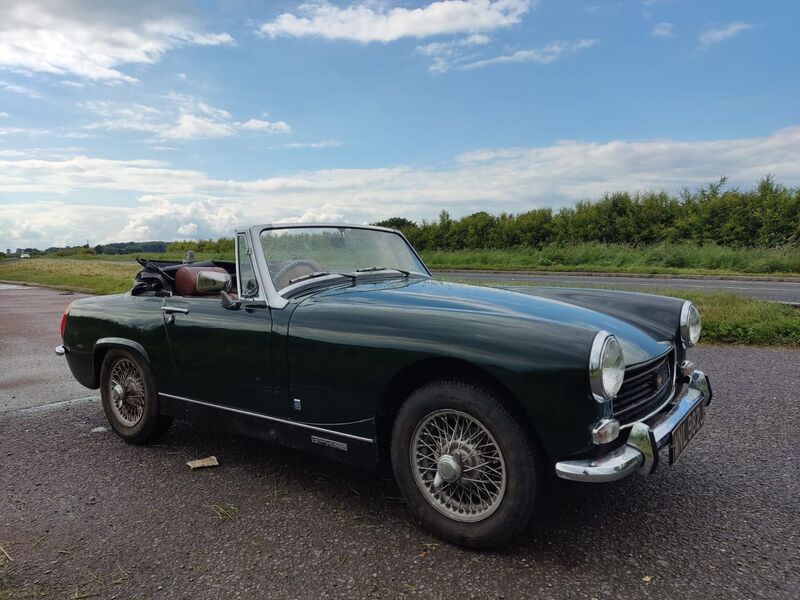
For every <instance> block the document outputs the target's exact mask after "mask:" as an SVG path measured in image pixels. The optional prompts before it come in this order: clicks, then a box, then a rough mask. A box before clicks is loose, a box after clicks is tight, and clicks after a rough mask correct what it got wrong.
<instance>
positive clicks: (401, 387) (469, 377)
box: [375, 358, 542, 464]
mask: <svg viewBox="0 0 800 600" xmlns="http://www.w3.org/2000/svg"><path fill="white" fill-rule="evenodd" d="M447 379H455V380H459V381H466V382H469V383H473V384H476V385H479V386H480V387H482V388H484V389H485V390H487V391H489V392H491V393H493V394H495V395H496V396H497V397H498V399H499V400H500V401H501V402H502V403H503V404H504V405H505V407H506V408H507V409H508V410H509V412H510V413H511V414H512V415H513V416H514V417H515V418H516V419H517V420H518V421H519V423H520V425H521V426H522V428H523V429H524V430H525V433H527V434H528V435H529V436H531V439H532V440H534V443H535V444H536V445H537V446H538V447H539V448H541V447H542V446H541V441H540V437H539V434H538V431H537V430H536V427H535V426H534V424H533V423H532V422H531V420H530V418H529V416H528V415H527V414H526V412H525V410H524V409H523V407H522V405H521V403H520V401H519V399H518V398H517V397H516V396H515V395H514V394H513V392H512V391H511V390H510V389H509V388H508V386H506V385H504V384H503V383H502V382H501V381H500V380H499V379H498V378H497V377H495V376H494V375H492V374H491V373H489V372H487V371H486V370H485V369H482V368H480V367H479V366H477V365H475V364H473V363H470V362H468V361H465V360H460V359H453V358H428V359H424V360H421V361H418V362H415V363H413V364H411V365H408V366H407V367H405V368H404V369H402V370H401V371H399V372H398V373H397V374H395V376H394V377H393V378H392V379H391V380H390V381H389V383H388V384H387V385H386V387H385V388H384V391H383V394H382V395H381V398H380V402H379V404H378V408H377V410H376V412H375V435H376V442H377V444H378V451H379V456H380V460H381V462H384V463H385V464H388V462H387V461H388V459H389V456H390V444H391V439H392V428H393V426H394V421H395V418H396V417H397V413H398V411H399V410H400V407H401V406H402V404H403V402H405V400H406V399H407V398H408V397H409V396H410V395H411V394H412V392H414V390H416V389H418V388H419V387H420V386H422V385H424V384H426V383H429V382H433V381H443V380H447Z"/></svg>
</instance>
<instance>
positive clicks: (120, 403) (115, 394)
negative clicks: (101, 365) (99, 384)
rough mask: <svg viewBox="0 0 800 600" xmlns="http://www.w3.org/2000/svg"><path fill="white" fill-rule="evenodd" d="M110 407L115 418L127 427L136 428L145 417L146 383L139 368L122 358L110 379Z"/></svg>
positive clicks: (116, 364)
mask: <svg viewBox="0 0 800 600" xmlns="http://www.w3.org/2000/svg"><path fill="white" fill-rule="evenodd" d="M108 395H109V399H110V402H109V405H110V407H111V412H112V413H113V414H114V417H115V418H116V419H117V420H118V421H119V422H120V423H121V424H122V425H124V426H125V427H134V426H135V425H136V424H137V423H138V422H139V421H141V419H142V417H143V416H144V405H145V383H144V376H143V375H142V372H141V371H140V370H139V367H138V366H137V365H136V364H135V363H134V362H133V361H132V360H130V359H128V358H120V359H118V360H117V361H116V362H114V364H113V366H112V367H111V375H110V377H109V378H108Z"/></svg>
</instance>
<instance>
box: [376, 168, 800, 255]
mask: <svg viewBox="0 0 800 600" xmlns="http://www.w3.org/2000/svg"><path fill="white" fill-rule="evenodd" d="M725 183H726V181H725V179H721V180H720V181H719V182H718V183H715V184H711V185H708V186H706V187H704V188H701V189H699V190H697V191H696V192H690V191H688V190H684V191H683V192H682V193H681V194H680V196H678V197H675V196H670V195H669V194H667V193H666V192H663V191H654V192H646V193H635V194H631V193H629V192H615V193H612V194H606V195H605V196H604V197H603V198H601V199H600V200H596V201H590V200H582V201H580V202H578V203H577V204H576V205H575V206H573V207H567V208H562V209H561V210H559V211H558V212H557V213H553V211H552V210H551V209H549V208H539V209H534V210H531V211H528V212H523V213H520V214H517V215H513V214H506V213H503V214H500V215H499V216H496V215H491V214H489V213H486V212H477V213H474V214H471V215H467V216H465V217H462V218H460V219H452V218H451V217H450V215H449V214H448V213H447V212H446V211H442V212H441V213H440V215H439V220H438V221H433V222H427V221H422V223H421V224H417V223H415V222H413V221H409V220H408V219H404V218H401V217H392V218H391V219H387V220H385V221H381V222H380V223H378V224H379V225H385V226H387V227H394V228H397V229H400V230H401V231H403V233H404V234H405V235H406V237H408V239H409V241H411V243H412V244H413V245H414V246H415V247H416V248H417V249H418V250H478V249H507V248H535V249H542V248H545V247H547V246H548V245H551V244H558V245H576V244H585V243H593V242H599V243H601V244H626V245H633V246H637V247H644V246H650V245H653V244H667V243H671V244H676V243H677V244H686V243H691V244H693V245H695V246H702V247H705V248H725V247H729V248H743V247H751V248H752V247H776V246H785V247H792V248H795V249H796V248H797V247H798V246H800V189H791V188H787V187H785V186H783V185H780V184H778V183H775V181H774V179H773V178H772V177H766V178H764V179H762V180H761V181H760V182H759V183H758V185H756V187H755V188H754V189H752V190H749V191H740V190H738V189H731V190H724V187H725ZM706 258H707V259H708V260H709V261H712V262H713V261H714V260H716V261H718V265H719V266H709V267H708V268H715V269H721V268H730V267H729V265H728V264H726V261H729V260H731V259H732V256H731V255H729V254H726V253H725V252H724V251H722V250H715V251H708V252H707V256H706ZM662 263H663V264H665V265H667V266H671V267H681V266H686V265H688V264H689V263H688V262H687V255H686V253H685V252H683V251H675V252H672V253H671V255H670V256H669V257H668V258H665V259H663V260H662Z"/></svg>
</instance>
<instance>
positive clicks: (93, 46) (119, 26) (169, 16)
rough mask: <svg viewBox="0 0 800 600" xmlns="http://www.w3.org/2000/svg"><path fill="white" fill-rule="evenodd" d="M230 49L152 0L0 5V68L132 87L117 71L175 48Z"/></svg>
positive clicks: (11, 0)
mask: <svg viewBox="0 0 800 600" xmlns="http://www.w3.org/2000/svg"><path fill="white" fill-rule="evenodd" d="M230 44H233V38H231V36H230V35H228V34H227V33H207V32H204V31H202V30H200V29H199V28H198V27H197V26H196V25H195V23H194V22H193V20H192V18H191V17H190V16H189V15H187V14H184V13H181V12H178V11H177V10H175V8H174V7H170V5H169V4H165V3H163V2H160V1H158V0H138V1H137V2H135V3H132V2H94V1H91V0H59V1H57V2H53V1H47V0H4V1H3V2H2V3H1V4H0V67H5V68H9V69H14V70H17V71H23V72H28V73H30V72H39V73H50V74H55V75H73V76H76V77H78V78H81V79H89V80H93V81H106V82H117V83H119V82H133V81H136V79H135V78H134V77H132V76H131V75H128V74H126V73H124V72H122V71H121V70H120V69H119V67H121V66H123V65H132V64H152V63H156V62H158V61H159V60H160V59H161V57H162V56H163V55H164V54H165V53H166V52H168V51H170V50H173V49H175V48H178V47H180V46H217V45H230Z"/></svg>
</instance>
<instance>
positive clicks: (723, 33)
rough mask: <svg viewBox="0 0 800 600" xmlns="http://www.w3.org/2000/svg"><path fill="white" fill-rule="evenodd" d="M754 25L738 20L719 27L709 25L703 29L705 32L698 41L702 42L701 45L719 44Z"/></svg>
mask: <svg viewBox="0 0 800 600" xmlns="http://www.w3.org/2000/svg"><path fill="white" fill-rule="evenodd" d="M752 27H753V26H752V25H751V24H750V23H741V22H738V21H737V22H734V23H728V24H726V25H721V26H719V27H713V26H709V27H706V28H705V29H704V30H703V33H701V34H700V37H698V38H697V41H698V42H700V46H701V47H703V48H707V47H708V46H711V45H713V44H718V43H720V42H723V41H725V40H727V39H728V38H732V37H733V36H735V35H737V34H739V33H741V32H742V31H747V30H748V29H752Z"/></svg>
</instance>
